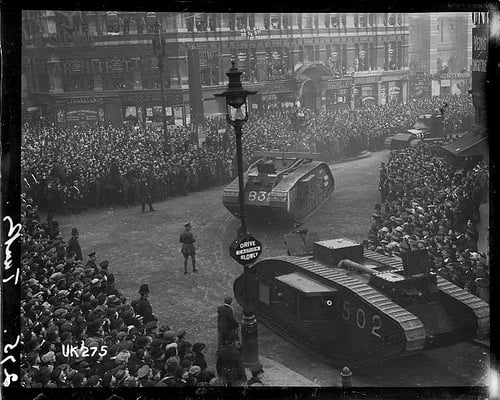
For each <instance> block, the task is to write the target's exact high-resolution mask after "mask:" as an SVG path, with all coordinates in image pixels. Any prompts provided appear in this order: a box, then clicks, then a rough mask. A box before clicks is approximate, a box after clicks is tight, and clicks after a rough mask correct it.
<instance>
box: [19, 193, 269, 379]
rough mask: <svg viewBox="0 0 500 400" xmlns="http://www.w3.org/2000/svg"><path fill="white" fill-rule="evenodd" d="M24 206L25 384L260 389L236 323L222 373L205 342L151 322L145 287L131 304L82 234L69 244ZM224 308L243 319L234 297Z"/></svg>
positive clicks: (25, 200) (222, 347) (221, 360)
mask: <svg viewBox="0 0 500 400" xmlns="http://www.w3.org/2000/svg"><path fill="white" fill-rule="evenodd" d="M21 207H22V210H21V220H22V226H23V232H22V257H21V264H22V268H21V281H22V284H21V299H22V300H21V303H20V306H21V345H22V350H21V384H22V386H23V387H27V388H37V387H38V388H39V387H47V388H55V387H63V388H82V387H87V388H92V387H104V388H114V387H150V386H169V387H172V386H173V387H183V386H188V387H189V386H236V385H245V384H247V385H249V386H251V385H256V384H259V382H260V380H259V377H261V376H262V366H261V365H257V366H254V367H253V368H252V369H251V375H252V376H251V378H250V379H249V380H248V381H247V376H246V372H245V369H244V367H243V364H242V361H241V353H240V351H239V350H238V349H237V346H236V344H237V343H238V342H239V339H238V335H237V334H236V329H237V328H238V323H236V324H235V325H230V326H229V329H230V330H231V331H230V332H229V333H231V334H230V335H229V334H227V335H226V336H225V337H224V340H223V342H222V343H220V344H219V351H218V358H217V362H216V365H215V368H209V365H208V363H207V361H206V360H205V355H204V353H203V350H204V349H205V347H206V346H205V344H204V343H201V342H194V343H193V344H191V341H190V340H191V338H190V337H189V333H188V332H186V329H184V328H182V327H181V328H180V329H177V330H176V331H174V330H173V329H172V328H171V327H169V326H168V325H167V324H162V323H160V321H159V320H158V318H157V317H156V316H155V315H154V313H153V309H152V306H151V303H150V302H149V300H148V296H149V286H148V285H147V284H142V285H141V286H140V288H139V296H138V298H137V299H134V300H132V301H129V300H128V299H127V298H125V297H124V296H123V295H122V293H120V291H119V290H118V289H117V288H116V287H115V277H114V274H113V273H112V266H111V265H109V262H108V261H107V260H104V261H102V262H100V263H97V255H96V252H91V253H90V254H88V260H87V261H86V262H84V260H83V254H82V251H81V248H80V245H79V242H78V230H77V229H76V228H73V230H72V237H71V239H70V240H69V241H68V243H67V244H66V243H65V241H64V240H63V237H62V235H61V233H60V232H59V229H58V225H57V224H56V223H55V221H52V220H49V221H47V222H41V221H40V218H39V214H38V207H37V206H36V205H35V204H34V203H33V200H32V199H31V198H29V197H27V196H26V195H25V194H24V193H23V195H22V206H21ZM225 301H226V306H225V309H226V312H225V314H224V315H225V316H226V317H225V318H226V319H227V318H228V315H229V314H230V316H231V317H232V321H233V322H236V321H235V320H234V316H233V315H232V308H231V307H230V300H229V301H228V300H227V299H226V300H225ZM227 303H229V305H228V304H227ZM227 307H229V308H227ZM229 310H230V311H229ZM228 313H229V314H228ZM219 325H221V326H222V329H224V327H225V326H228V324H227V323H225V324H223V323H222V322H219ZM226 329H227V328H226ZM223 332H224V331H223ZM214 342H215V340H214Z"/></svg>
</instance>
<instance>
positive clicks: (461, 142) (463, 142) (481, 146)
mask: <svg viewBox="0 0 500 400" xmlns="http://www.w3.org/2000/svg"><path fill="white" fill-rule="evenodd" d="M441 147H442V148H443V149H445V150H446V151H449V152H450V153H452V154H453V155H455V156H460V157H467V156H478V155H485V154H487V153H488V140H487V137H485V136H482V135H477V134H475V133H473V132H470V133H467V134H465V135H464V136H462V137H460V138H458V139H457V140H455V141H454V142H451V143H448V144H445V145H443V146H441Z"/></svg>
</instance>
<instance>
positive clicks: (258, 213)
mask: <svg viewBox="0 0 500 400" xmlns="http://www.w3.org/2000/svg"><path fill="white" fill-rule="evenodd" d="M256 156H257V157H259V159H258V160H257V161H256V162H254V163H253V164H251V165H250V167H249V168H248V170H247V171H246V172H245V173H244V174H243V181H244V187H245V210H246V212H247V214H248V215H250V216H252V217H256V218H269V217H270V216H271V215H273V216H276V217H277V218H278V220H280V221H283V222H298V223H303V222H304V221H305V220H306V219H307V218H308V217H309V216H311V215H312V214H313V213H314V211H316V210H317V209H318V208H319V207H320V206H321V205H322V204H323V203H324V202H325V201H326V200H328V199H329V198H330V195H331V194H332V192H333V189H334V185H335V182H334V179H333V174H332V171H331V170H330V168H329V167H328V165H327V164H326V163H324V162H320V161H318V160H319V154H318V153H291V152H259V153H256ZM238 191H239V186H238V179H235V180H234V181H233V182H231V183H230V184H229V185H227V186H226V187H225V188H224V194H223V196H222V202H223V204H224V206H225V207H226V208H227V209H228V210H229V211H230V212H231V213H232V214H233V215H234V216H235V217H237V218H239V200H238Z"/></svg>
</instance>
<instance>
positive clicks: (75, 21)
mask: <svg viewBox="0 0 500 400" xmlns="http://www.w3.org/2000/svg"><path fill="white" fill-rule="evenodd" d="M54 13H55V25H54V22H53V21H52V20H50V21H49V19H47V18H43V17H42V16H41V15H39V14H34V15H29V18H28V16H27V17H26V18H25V19H23V31H24V36H25V39H29V38H31V37H33V36H36V35H40V34H44V33H45V34H55V35H57V34H59V35H61V34H69V35H71V34H74V33H87V34H90V35H102V34H111V35H113V34H125V35H126V34H136V33H137V34H151V33H154V32H155V28H156V23H157V14H156V13H137V14H131V13H118V12H106V13H105V14H96V15H95V16H94V15H93V16H89V15H86V13H85V12H81V11H80V12H63V11H55V12H54ZM228 16H229V18H228V20H227V22H226V21H225V20H224V22H222V19H221V22H220V23H223V24H225V23H227V26H223V27H224V28H229V29H230V30H231V31H243V32H245V33H247V35H250V36H252V35H253V36H256V35H258V33H259V30H260V29H265V30H279V29H290V28H291V27H292V20H291V19H292V18H291V16H290V15H266V16H264V19H263V26H257V23H256V16H255V14H244V15H238V14H228ZM158 17H160V18H161V16H158ZM168 18H174V17H168ZM183 18H184V24H185V27H186V28H187V30H188V31H189V32H208V31H215V30H216V29H217V26H218V23H217V19H220V14H206V13H200V14H191V13H186V15H185V16H184V17H183ZM402 23H403V16H402V14H399V13H385V14H374V13H370V14H354V16H353V24H354V26H355V27H360V28H367V27H369V26H370V27H373V26H377V25H379V24H383V25H384V26H397V25H402ZM297 24H298V27H299V29H309V28H316V29H318V28H322V27H325V28H345V27H346V25H347V16H346V14H302V15H301V17H299V18H298V19H297ZM168 25H172V24H168Z"/></svg>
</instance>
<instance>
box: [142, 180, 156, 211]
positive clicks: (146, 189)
mask: <svg viewBox="0 0 500 400" xmlns="http://www.w3.org/2000/svg"><path fill="white" fill-rule="evenodd" d="M138 186H139V197H140V198H141V208H142V212H144V210H145V209H146V202H147V203H148V206H149V211H156V210H155V209H154V208H153V203H152V196H151V185H150V182H149V180H148V179H147V178H146V177H145V176H143V177H142V178H141V179H140V180H139V185H138Z"/></svg>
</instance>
